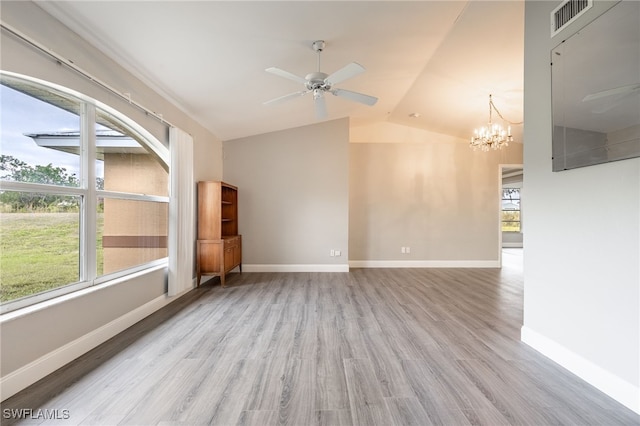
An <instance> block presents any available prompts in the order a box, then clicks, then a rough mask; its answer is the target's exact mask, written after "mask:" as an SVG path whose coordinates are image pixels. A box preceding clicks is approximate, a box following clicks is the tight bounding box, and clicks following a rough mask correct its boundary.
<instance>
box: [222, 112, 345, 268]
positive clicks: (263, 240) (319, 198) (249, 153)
mask: <svg viewBox="0 0 640 426" xmlns="http://www.w3.org/2000/svg"><path fill="white" fill-rule="evenodd" d="M348 148H349V120H348V119H340V120H334V121H329V122H324V123H319V124H316V125H311V126H304V127H299V128H294V129H289V130H284V131H279V132H273V133H268V134H263V135H258V136H251V137H247V138H242V139H236V140H231V141H225V142H224V180H225V181H226V182H228V183H231V184H232V185H236V186H238V208H239V214H238V216H239V217H238V220H239V228H240V233H241V234H243V237H242V249H243V253H242V256H243V264H244V268H247V270H265V269H268V270H274V269H278V270H301V269H307V270H345V271H346V270H347V267H346V266H347V261H348V259H349V252H348V232H349V231H348V217H349V216H348V215H349V195H348V194H349V192H348V191H349V183H348V167H349V150H348ZM331 249H334V250H340V251H341V256H340V257H330V256H329V252H330V250H331ZM264 265H270V266H269V267H266V266H264ZM277 265H280V266H277ZM287 265H289V266H287Z"/></svg>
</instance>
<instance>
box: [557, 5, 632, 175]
mask: <svg viewBox="0 0 640 426" xmlns="http://www.w3.org/2000/svg"><path fill="white" fill-rule="evenodd" d="M639 19H640V2H638V1H621V2H619V3H618V4H616V5H615V6H613V7H611V8H610V9H608V10H607V11H606V12H605V13H603V14H602V15H600V16H599V17H597V18H596V19H594V20H593V21H592V22H591V23H589V24H587V25H586V26H585V27H584V28H582V29H581V30H580V31H578V32H577V33H575V34H574V35H572V36H571V37H569V38H567V39H566V40H564V41H563V42H562V43H560V44H559V45H558V46H557V47H556V48H554V49H553V50H552V51H551V81H552V88H551V93H552V111H553V139H552V140H553V143H552V145H553V153H552V155H553V162H552V164H553V171H562V170H569V169H574V168H577V167H585V166H591V165H594V164H601V163H606V162H610V161H617V160H624V159H628V158H633V157H640V21H639Z"/></svg>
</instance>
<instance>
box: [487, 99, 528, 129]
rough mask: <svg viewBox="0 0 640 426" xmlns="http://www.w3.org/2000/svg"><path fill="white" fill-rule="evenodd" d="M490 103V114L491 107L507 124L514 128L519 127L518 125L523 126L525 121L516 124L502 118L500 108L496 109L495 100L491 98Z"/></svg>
mask: <svg viewBox="0 0 640 426" xmlns="http://www.w3.org/2000/svg"><path fill="white" fill-rule="evenodd" d="M489 103H490V104H491V105H490V107H489V114H491V107H493V109H494V111H495V112H496V113H497V114H498V116H499V117H500V118H502V119H503V120H504V121H506V122H507V123H509V124H511V125H512V126H517V125H518V124H523V123H524V121H517V122H516V121H509V120H507V119H506V118H504V117H503V116H502V114H500V111H498V108H496V105H495V104H494V103H493V100H491V98H490V100H489Z"/></svg>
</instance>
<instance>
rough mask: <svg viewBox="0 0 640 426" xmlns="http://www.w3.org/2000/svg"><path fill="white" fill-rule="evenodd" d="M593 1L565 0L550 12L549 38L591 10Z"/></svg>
mask: <svg viewBox="0 0 640 426" xmlns="http://www.w3.org/2000/svg"><path fill="white" fill-rule="evenodd" d="M592 6H593V0H566V1H563V2H562V3H560V5H558V7H556V8H555V9H553V11H552V12H551V37H553V36H555V35H556V34H558V33H559V32H560V30H561V29H563V28H564V27H566V26H567V25H569V24H570V23H571V22H573V21H575V20H576V19H577V18H578V16H580V15H582V14H583V13H585V12H586V11H587V10H589V9H591V7H592Z"/></svg>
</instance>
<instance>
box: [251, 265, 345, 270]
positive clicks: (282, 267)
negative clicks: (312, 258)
mask: <svg viewBox="0 0 640 426" xmlns="http://www.w3.org/2000/svg"><path fill="white" fill-rule="evenodd" d="M242 271H243V272H349V265H347V264H341V265H331V264H329V265H326V264H325V265H315V264H314V265H283V264H264V265H260V264H253V265H252V264H242Z"/></svg>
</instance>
